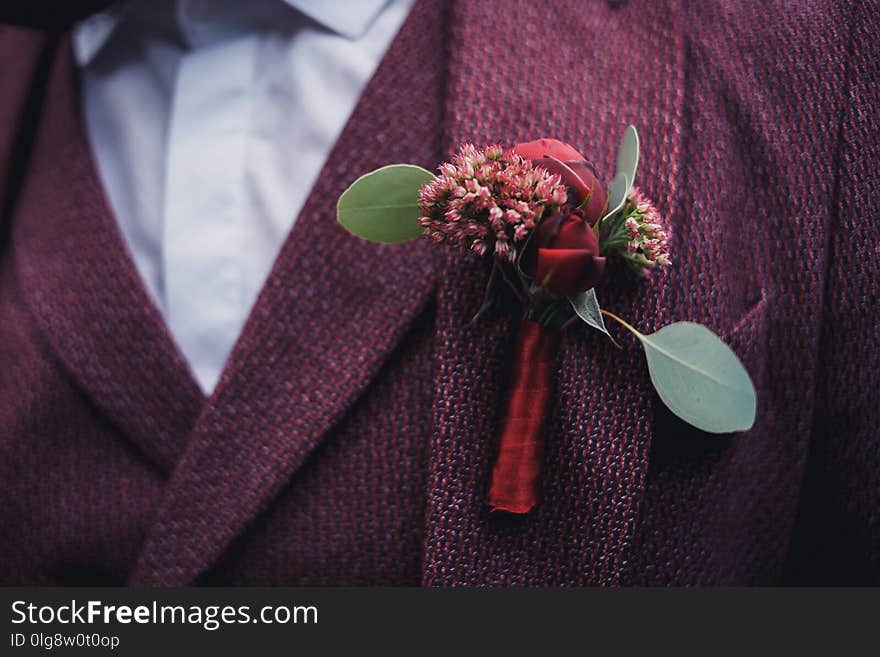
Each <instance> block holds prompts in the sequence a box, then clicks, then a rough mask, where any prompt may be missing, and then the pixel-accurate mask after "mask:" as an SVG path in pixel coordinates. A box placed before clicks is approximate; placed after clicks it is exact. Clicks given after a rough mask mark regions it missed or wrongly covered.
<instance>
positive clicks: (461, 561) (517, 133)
mask: <svg viewBox="0 0 880 657" xmlns="http://www.w3.org/2000/svg"><path fill="white" fill-rule="evenodd" d="M559 5H561V6H554V9H553V10H552V11H547V10H546V9H545V8H544V7H543V6H541V5H539V4H537V3H532V2H527V1H525V0H524V1H522V2H518V3H509V4H505V11H504V12H498V11H496V8H495V6H494V5H492V4H491V3H484V2H480V1H479V0H458V2H456V4H455V10H454V12H453V16H452V18H451V24H452V44H451V62H450V87H449V97H448V108H447V112H448V128H449V129H448V134H447V138H448V145H449V146H450V147H451V146H452V145H454V144H456V143H459V142H462V141H473V142H476V143H487V142H503V143H514V142H517V141H526V140H532V139H535V138H537V137H543V136H547V137H556V138H558V139H561V140H563V141H567V142H570V143H572V144H573V145H575V146H576V147H579V148H581V149H582V150H583V151H584V152H585V154H587V156H588V157H590V156H592V157H593V158H595V162H596V164H597V166H598V168H599V171H600V172H604V173H605V176H604V177H605V179H606V182H607V179H608V178H609V177H610V176H609V175H608V174H609V172H612V171H613V162H614V159H613V158H614V156H615V153H616V149H617V144H618V141H619V139H620V136H621V134H622V132H623V129H624V127H625V126H626V125H627V124H629V123H634V124H636V125H637V126H638V127H639V130H640V133H641V135H642V137H643V144H642V161H641V162H642V163H641V169H640V172H639V174H638V182H639V184H640V186H641V187H642V188H643V189H645V190H646V192H647V193H648V194H649V195H650V196H652V197H653V198H654V199H655V200H656V201H658V205H659V206H660V207H661V209H662V210H664V211H665V212H666V214H667V217H668V218H670V219H672V221H673V222H674V221H676V220H677V218H676V217H675V216H674V215H675V213H676V207H675V199H676V184H677V182H678V170H679V163H678V152H679V150H680V135H681V130H682V125H681V124H682V104H683V103H682V94H683V85H684V81H683V75H684V66H683V58H684V44H683V42H682V38H681V35H680V33H679V22H680V21H681V20H682V18H683V16H682V14H681V11H680V8H679V6H678V2H675V1H671V2H661V3H640V2H630V3H623V4H622V6H621V3H613V5H612V3H606V2H599V1H597V2H590V3H583V2H574V1H572V2H568V3H566V2H561V3H559ZM488 34H491V35H492V36H491V38H489V37H487V35H488ZM642 44H650V47H648V46H645V45H642ZM443 267H444V269H443V270H442V274H441V275H440V276H439V280H440V281H441V283H440V285H439V290H438V311H437V312H438V315H437V322H438V338H437V344H438V345H439V346H438V352H437V369H438V372H439V377H438V381H437V386H436V398H435V405H436V408H437V414H438V415H437V421H436V432H435V436H434V445H433V448H432V461H431V472H430V475H429V500H428V512H427V513H428V517H427V521H426V533H427V535H426V538H425V558H424V563H425V571H424V583H425V584H428V585H475V584H481V585H511V584H514V585H529V584H546V583H551V584H603V585H613V584H615V583H617V582H618V581H619V580H620V576H621V572H622V570H623V567H624V563H625V559H626V549H627V547H628V546H629V544H630V542H631V539H632V535H633V529H634V526H635V524H636V520H637V514H638V509H639V503H640V501H641V497H642V491H643V487H644V478H645V472H646V464H647V456H648V449H649V445H650V439H651V431H652V416H653V399H654V395H653V392H652V390H651V387H650V383H649V381H648V377H647V372H646V368H645V364H644V358H643V356H642V355H641V350H640V348H639V347H638V345H637V343H634V342H633V341H631V340H629V339H627V338H626V336H621V334H620V332H619V331H615V334H616V335H617V336H618V337H622V338H623V342H624V345H625V350H624V351H618V350H616V349H614V348H613V347H612V346H611V345H610V344H609V343H608V341H607V340H606V339H604V338H603V337H602V336H601V335H600V334H599V333H598V332H596V331H593V330H589V329H587V328H585V327H580V326H578V327H574V328H573V329H571V330H569V331H568V332H566V334H565V336H564V339H563V344H562V347H561V353H560V356H559V365H558V367H559V369H558V375H557V384H556V385H557V396H556V397H557V399H556V402H555V408H554V410H553V411H552V413H553V415H552V418H553V419H552V422H551V427H550V430H549V431H548V435H547V440H548V446H547V451H546V459H545V460H546V462H545V464H544V500H543V502H542V503H541V504H540V505H539V507H538V508H536V509H535V510H534V511H533V512H532V513H531V514H529V515H528V516H526V517H522V518H512V517H504V516H493V515H490V514H489V513H488V511H487V509H486V507H485V505H484V502H483V500H484V498H485V492H486V485H487V480H488V473H489V470H490V463H491V457H492V454H493V449H494V439H495V434H496V432H497V426H498V411H499V409H501V408H502V401H503V395H504V392H505V389H504V383H505V378H504V377H505V371H506V368H507V367H508V366H509V360H510V354H511V340H512V337H513V336H514V333H515V325H516V321H517V319H516V318H517V316H518V308H517V307H516V305H515V304H508V305H506V306H504V307H502V308H500V309H496V310H495V311H494V313H492V314H490V315H489V316H487V317H485V318H483V319H481V320H480V322H478V323H477V324H475V325H472V326H469V325H468V322H469V320H470V318H471V317H472V316H473V315H474V313H475V312H476V310H477V308H478V307H479V306H480V303H481V301H482V290H483V287H484V285H485V282H486V278H487V275H488V269H487V267H486V266H485V263H483V262H480V261H478V260H474V259H472V258H469V257H464V256H462V255H460V254H454V255H450V256H449V257H448V258H447V259H446V261H445V262H444V263H443ZM670 278H671V276H669V277H666V278H662V279H661V278H657V279H655V280H653V281H651V282H649V283H642V284H635V283H632V282H628V281H627V280H626V279H625V278H624V277H614V276H611V277H608V278H607V279H606V281H604V282H603V284H602V285H601V287H600V289H599V290H598V295H599V299H600V302H601V303H602V304H603V306H604V307H606V308H608V309H610V310H612V311H614V312H616V313H618V314H622V315H623V316H625V317H627V318H629V319H630V321H631V322H632V323H634V324H635V325H636V326H638V327H640V328H641V329H642V330H644V331H650V330H653V329H654V327H655V326H659V325H662V324H664V323H666V322H667V321H670V317H675V316H679V317H681V316H682V313H683V312H684V310H685V309H683V308H682V307H681V304H680V302H679V301H678V298H673V296H674V295H673V294H672V293H671V290H673V289H674V288H673V287H672V284H671V282H670V280H669V279H670ZM612 330H613V329H612Z"/></svg>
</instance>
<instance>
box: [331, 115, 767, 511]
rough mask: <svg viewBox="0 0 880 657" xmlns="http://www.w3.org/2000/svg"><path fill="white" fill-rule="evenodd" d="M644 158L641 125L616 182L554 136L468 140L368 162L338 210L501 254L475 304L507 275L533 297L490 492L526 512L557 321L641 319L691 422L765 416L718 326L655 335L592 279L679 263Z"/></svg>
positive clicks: (355, 224)
mask: <svg viewBox="0 0 880 657" xmlns="http://www.w3.org/2000/svg"><path fill="white" fill-rule="evenodd" d="M638 162H639V138H638V133H637V132H636V130H635V128H634V127H633V126H630V127H629V128H627V130H626V131H625V133H624V136H623V140H622V141H621V145H620V149H619V150H618V154H617V171H616V175H615V176H614V178H613V179H612V181H611V184H610V185H609V186H608V188H607V189H606V188H605V187H603V186H602V184H601V183H600V181H599V179H598V177H597V174H596V171H595V170H594V169H593V167H592V166H591V165H590V164H589V163H588V162H587V160H586V158H584V156H583V155H581V154H580V153H579V152H578V151H577V150H575V149H574V148H572V147H571V146H569V145H568V144H564V143H562V142H560V141H557V140H554V139H539V140H537V141H533V142H529V143H524V144H517V145H516V146H514V147H513V148H512V149H506V148H503V147H501V146H488V147H486V148H482V149H479V148H476V147H475V146H473V145H471V144H464V145H462V146H461V147H460V148H459V150H458V153H457V154H456V155H455V157H453V159H452V161H451V162H446V163H444V164H441V165H440V167H439V169H438V173H437V174H436V175H435V174H433V173H431V172H429V171H426V170H425V169H422V168H420V167H417V166H413V165H409V164H394V165H390V166H386V167H382V168H380V169H377V170H376V171H373V172H371V173H368V174H366V175H364V176H361V177H360V178H358V179H357V180H356V181H355V182H354V183H353V184H352V185H351V186H350V187H349V188H348V189H347V190H346V191H345V192H344V193H343V194H342V196H340V198H339V203H338V206H337V216H338V219H339V222H340V223H341V224H342V226H344V227H345V228H346V229H347V230H349V231H350V232H351V233H353V234H355V235H358V236H360V237H362V238H364V239H367V240H372V241H377V242H385V243H388V242H403V241H407V240H410V239H413V238H416V237H419V236H426V237H427V238H428V239H431V240H433V241H434V242H436V243H437V244H438V245H441V246H453V247H458V248H461V249H469V250H471V251H474V252H476V253H478V254H479V255H481V256H484V257H486V258H490V259H491V260H492V263H493V268H492V274H491V276H490V278H489V283H488V285H487V289H486V296H485V302H484V304H483V307H482V308H481V309H480V312H478V313H477V315H478V316H479V315H480V314H481V313H482V312H484V311H485V310H486V309H487V308H489V307H490V306H491V304H492V300H493V292H494V289H495V286H496V285H498V284H499V283H500V282H503V284H506V285H508V286H510V288H511V289H512V290H513V292H514V293H515V294H516V295H517V296H518V297H519V299H520V300H521V301H522V308H523V320H522V322H521V324H520V327H519V329H518V335H517V339H516V347H515V351H514V356H513V358H514V360H513V363H512V376H511V383H510V387H509V390H508V391H507V396H506V402H505V409H504V414H503V416H502V422H501V426H500V435H499V439H498V454H497V457H496V459H495V463H494V465H493V468H492V476H491V481H490V486H489V491H488V498H487V503H488V504H489V505H490V507H492V508H493V509H495V510H501V511H508V512H511V513H527V512H528V511H530V510H531V509H532V507H534V505H535V504H536V503H537V501H538V495H539V492H540V491H539V483H540V464H541V461H542V457H543V449H544V431H545V426H546V424H547V415H548V412H549V402H550V399H551V397H552V383H553V375H554V368H555V363H556V350H557V346H558V344H559V335H560V333H561V332H562V331H563V330H565V329H566V328H568V327H570V326H572V325H574V324H577V323H584V324H587V325H588V326H590V327H592V328H593V329H596V330H598V331H601V332H602V333H604V334H605V335H607V336H608V337H609V338H610V339H611V342H613V343H614V345H615V346H616V345H617V343H616V342H615V341H614V339H613V338H612V337H611V335H610V333H609V331H608V329H607V328H606V325H605V318H608V319H610V320H613V321H614V322H616V323H617V324H619V325H620V326H622V327H623V328H625V329H626V330H627V331H629V332H630V333H632V334H633V335H634V336H635V337H636V338H637V339H638V341H639V342H640V343H641V345H642V347H643V348H644V352H645V356H646V359H647V365H648V372H649V374H650V379H651V382H652V383H653V385H654V388H655V389H656V390H657V394H658V396H659V397H660V400H661V401H662V402H663V403H664V404H666V406H668V407H669V409H670V410H671V411H672V412H673V413H675V415H677V416H678V417H680V418H681V419H682V420H684V421H685V422H687V423H689V424H692V425H693V426H695V427H697V428H698V429H701V430H703V431H706V432H709V433H729V432H733V431H743V430H746V429H749V428H751V426H752V424H753V423H754V420H755V403H756V401H755V388H754V386H753V384H752V381H751V379H750V378H749V375H748V373H747V372H746V370H745V368H744V367H743V365H742V363H741V362H740V360H739V359H738V358H737V356H736V354H734V352H733V351H732V350H731V349H730V347H728V346H727V345H726V344H724V342H722V341H721V339H719V338H718V336H716V335H715V334H714V333H713V332H712V331H710V330H709V329H708V328H706V327H705V326H703V325H701V324H696V323H693V322H675V323H673V324H669V325H667V326H664V327H663V328H661V329H660V330H659V331H656V332H655V333H651V334H647V335H646V334H643V333H641V332H640V331H639V330H638V329H637V328H635V327H633V326H631V325H630V324H629V323H628V322H626V321H625V320H624V319H621V318H620V317H618V316H616V315H614V314H612V313H610V312H608V311H606V310H603V309H601V308H600V306H599V301H598V299H597V297H596V292H595V286H596V284H597V283H598V282H599V281H600V280H601V279H602V277H603V276H605V275H606V274H607V273H608V270H611V269H614V268H615V267H617V268H620V269H623V268H627V269H629V270H630V271H632V272H633V273H635V274H636V275H637V276H642V277H644V276H649V275H650V274H651V272H652V271H654V270H657V269H660V268H664V267H668V266H669V265H670V263H671V258H670V254H669V242H668V236H667V233H666V230H665V228H664V226H663V221H662V219H661V217H660V214H659V213H658V211H657V209H656V208H655V207H654V204H653V203H652V202H651V201H650V199H648V198H647V197H646V196H645V195H644V194H642V193H641V192H640V191H639V190H638V188H636V187H634V186H633V183H634V181H635V175H636V170H637V168H638ZM475 319H476V318H475Z"/></svg>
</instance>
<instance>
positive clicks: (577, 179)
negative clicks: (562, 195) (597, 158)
mask: <svg viewBox="0 0 880 657" xmlns="http://www.w3.org/2000/svg"><path fill="white" fill-rule="evenodd" d="M513 152H514V153H516V154H517V155H519V156H520V157H525V158H528V159H530V160H531V161H532V162H533V163H534V164H535V165H537V166H540V167H543V168H544V169H546V170H547V171H549V172H550V173H556V174H559V176H560V177H561V178H562V182H563V183H564V184H565V186H566V187H568V189H569V194H570V196H571V199H570V200H571V203H572V205H574V206H579V205H581V204H582V203H583V202H584V199H586V198H587V197H589V199H590V200H589V201H588V202H587V205H586V207H584V208H582V210H583V212H584V216H585V217H586V219H587V220H588V221H589V222H590V225H593V224H595V223H596V222H597V221H599V219H601V218H602V213H603V212H604V211H605V204H606V202H607V195H606V193H605V189H604V188H603V187H602V185H601V184H600V183H599V179H598V178H597V177H596V172H595V171H594V170H593V167H592V165H590V164H589V162H587V160H586V158H584V156H583V155H581V154H580V153H579V152H577V151H576V150H575V149H574V148H572V147H571V146H569V145H568V144H566V143H564V142H561V141H559V140H557V139H536V140H535V141H530V142H528V143H525V144H517V145H516V146H514V147H513Z"/></svg>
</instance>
